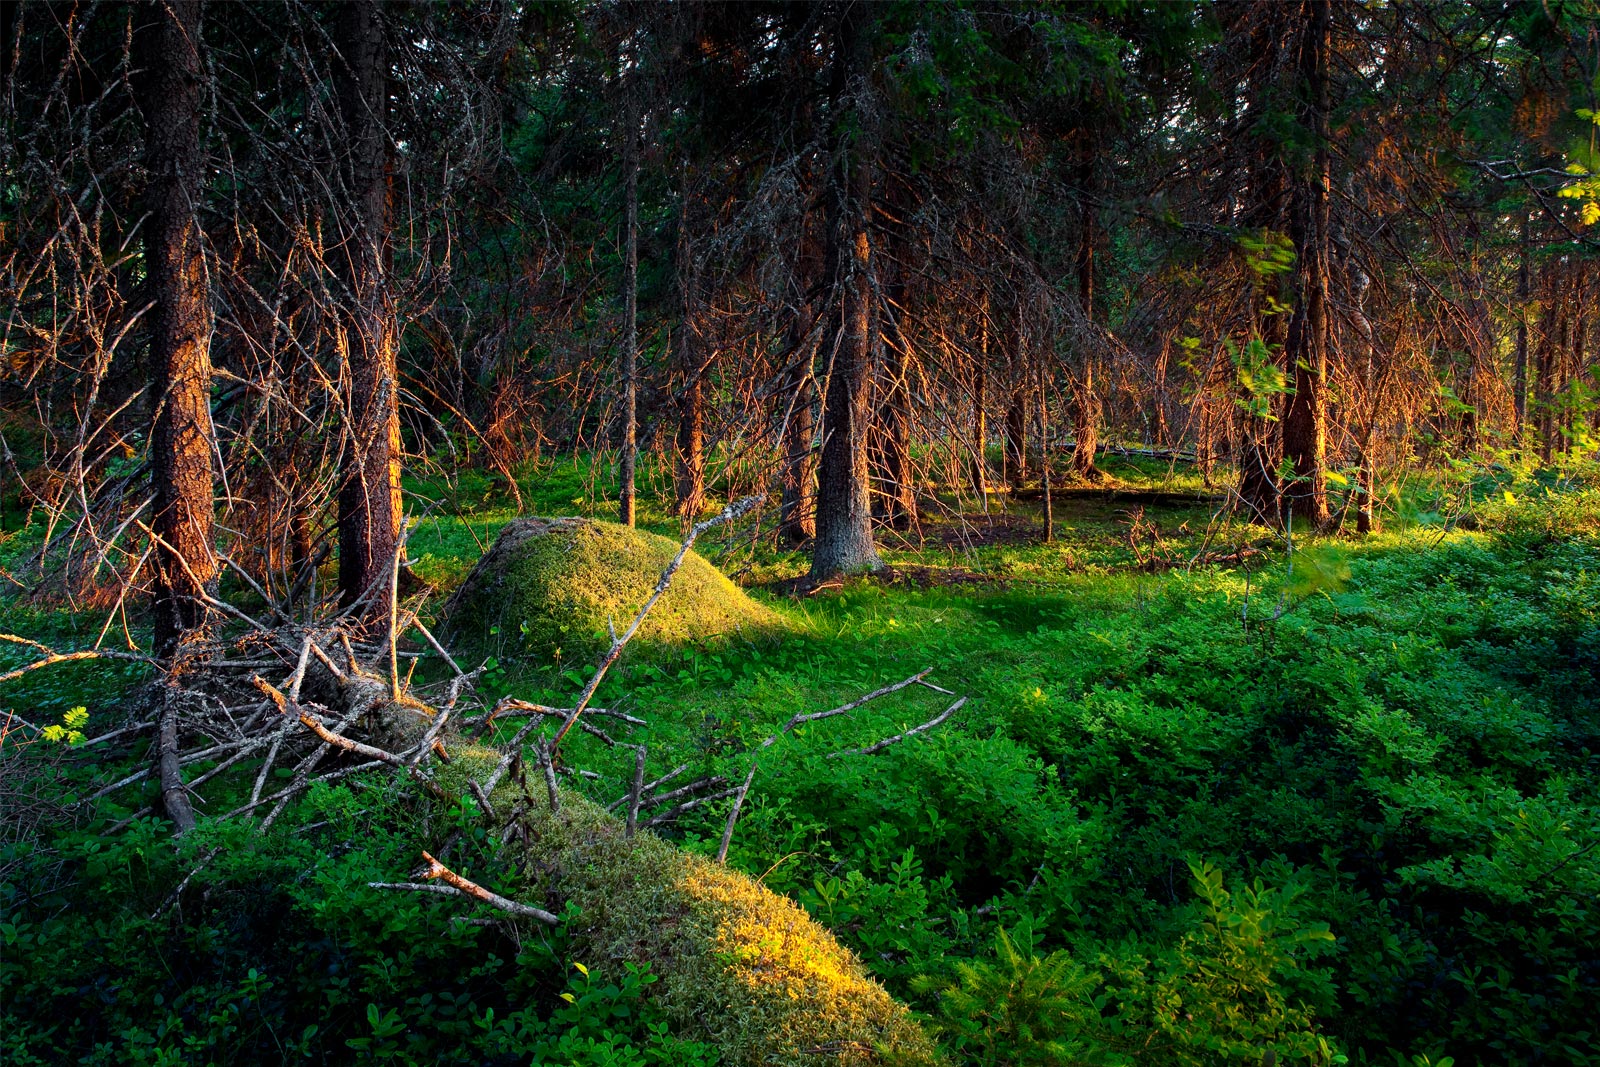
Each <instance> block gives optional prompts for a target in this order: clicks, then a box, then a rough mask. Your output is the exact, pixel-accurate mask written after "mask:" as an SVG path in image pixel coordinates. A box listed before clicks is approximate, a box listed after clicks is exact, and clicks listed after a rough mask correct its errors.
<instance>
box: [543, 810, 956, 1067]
mask: <svg viewBox="0 0 1600 1067" xmlns="http://www.w3.org/2000/svg"><path fill="white" fill-rule="evenodd" d="M539 807H540V809H541V810H540V811H539V812H538V813H537V814H535V815H534V816H533V817H532V818H533V823H532V827H531V829H532V831H533V832H532V834H531V835H530V837H531V840H530V843H529V848H528V856H527V880H528V883H529V884H528V887H527V892H526V894H525V897H524V899H527V900H530V901H533V902H540V901H541V900H542V901H543V902H547V903H553V904H556V905H558V906H559V905H561V904H564V903H565V902H568V901H570V902H572V903H575V904H577V905H578V908H579V912H580V915H581V919H580V920H579V925H580V929H579V930H578V931H577V932H578V934H579V938H580V945H581V946H582V950H583V951H585V952H587V953H588V955H587V956H585V957H583V958H582V959H581V960H580V962H582V963H584V964H586V965H587V966H590V967H594V968H601V969H605V968H608V967H619V966H620V965H621V962H622V961H638V962H648V963H650V965H651V967H652V970H653V971H654V973H656V974H657V975H659V976H660V978H661V982H660V984H659V985H658V986H656V987H655V988H656V990H657V991H658V992H657V995H658V996H660V997H661V1000H662V1004H663V1006H664V1007H665V1009H666V1010H667V1012H668V1014H669V1015H670V1016H671V1017H672V1018H673V1019H675V1020H676V1021H677V1023H678V1024H679V1026H680V1027H681V1028H682V1030H683V1033H684V1034H685V1036H688V1037H692V1038H695V1039H698V1040H706V1041H711V1042H713V1043H714V1044H716V1045H717V1046H718V1048H720V1049H721V1050H722V1055H723V1062H724V1063H725V1064H727V1065H728V1067H756V1065H762V1067H820V1065H822V1064H839V1065H843V1067H853V1065H867V1064H907V1065H910V1064H932V1063H934V1062H935V1056H934V1052H933V1047H932V1045H931V1043H930V1042H929V1041H928V1038H927V1037H926V1035H925V1034H924V1033H923V1031H922V1029H921V1027H920V1026H918V1025H917V1023H916V1021H915V1020H914V1019H912V1017H911V1015H910V1014H909V1012H907V1010H906V1009H905V1007H903V1006H902V1005H900V1004H899V1003H897V1002H896V1001H895V1000H894V999H893V998H892V997H890V996H889V994H888V993H886V992H884V990H883V988H882V987H881V986H879V985H878V984H877V983H876V982H874V981H873V980H872V979H871V978H870V977H868V975H867V974H866V972H865V970H864V969H863V968H862V966H861V964H860V962H859V961H858V960H857V959H856V958H855V957H854V956H853V955H852V954H851V953H850V952H849V950H847V949H845V948H844V947H843V946H841V945H840V944H839V943H838V941H836V940H835V939H834V937H833V935H832V934H830V933H829V932H828V931H827V930H825V929H824V928H823V927H822V926H820V925H818V924H817V923H816V922H814V921H813V920H812V919H811V917H810V916H808V915H807V914H806V913H805V911H804V910H803V909H802V908H800V906H799V905H797V904H795V903H794V902H793V901H791V900H789V899H788V898H786V897H783V896H780V895H778V894H776V893H773V892H771V891H770V890H768V889H766V888H765V887H763V886H762V885H760V884H759V883H758V882H756V880H755V879H753V878H750V877H749V876H747V875H744V874H741V873H739V872H737V871H730V870H728V869H727V868H725V867H721V866H718V865H717V864H714V863H712V862H710V861H709V860H706V859H705V858H703V857H700V856H695V855H690V854H688V853H684V852H680V851H678V850H677V849H674V848H673V847H672V846H671V845H669V844H667V843H666V842H664V841H662V840H660V839H659V838H657V837H655V836H654V835H652V834H649V833H641V834H638V835H637V836H635V837H634V838H632V839H631V840H629V839H627V838H626V837H625V836H624V834H623V832H622V825H621V823H620V822H619V820H617V819H616V818H614V817H612V816H611V815H608V814H607V813H606V812H604V811H603V810H601V809H600V808H599V807H598V806H596V805H594V804H593V803H591V802H589V801H587V800H585V799H583V798H582V797H579V796H577V795H575V794H570V793H569V794H564V795H563V797H562V809H561V811H560V813H559V814H551V813H550V812H549V811H548V810H547V809H544V806H543V805H540V806H539Z"/></svg>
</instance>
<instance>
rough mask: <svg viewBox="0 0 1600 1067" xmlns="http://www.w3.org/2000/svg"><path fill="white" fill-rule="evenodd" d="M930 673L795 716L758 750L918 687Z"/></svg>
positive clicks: (927, 671)
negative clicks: (794, 732) (796, 730)
mask: <svg viewBox="0 0 1600 1067" xmlns="http://www.w3.org/2000/svg"><path fill="white" fill-rule="evenodd" d="M932 673H933V668H932V667H928V668H926V669H924V670H921V671H918V672H917V673H916V674H913V675H912V676H911V677H909V678H907V679H906V680H905V681H903V682H896V683H894V684H893V685H886V686H884V687H883V688H882V689H874V690H873V691H872V692H870V693H868V694H867V695H866V696H864V697H857V698H856V699H855V700H852V701H851V702H850V703H848V704H841V705H840V706H839V707H837V708H829V709H828V710H827V711H812V712H805V713H803V714H798V715H795V716H794V717H792V718H791V719H790V720H789V721H788V722H786V723H784V724H783V726H781V727H780V728H779V729H778V732H777V733H775V734H773V735H772V736H771V737H769V738H767V739H766V740H765V741H763V742H761V746H760V749H767V748H771V747H772V746H773V745H774V744H776V743H777V741H778V738H780V737H782V736H783V735H784V734H786V733H788V732H789V731H790V730H793V729H794V728H795V727H796V726H803V725H804V724H806V723H808V722H816V721H817V720H819V719H831V718H833V717H834V716H835V715H843V714H845V713H847V712H851V711H855V710H856V709H857V708H859V707H861V706H862V705H863V704H866V703H868V702H869V701H873V700H877V699H878V698H879V697H883V696H888V695H889V694H890V693H898V692H899V691H900V690H902V689H905V688H907V687H909V686H913V685H918V684H920V683H921V682H922V680H923V679H924V678H926V677H927V676H928V675H930V674H932ZM760 749H758V751H760Z"/></svg>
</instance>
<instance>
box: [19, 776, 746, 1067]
mask: <svg viewBox="0 0 1600 1067" xmlns="http://www.w3.org/2000/svg"><path fill="white" fill-rule="evenodd" d="M380 781H381V780H380ZM410 807H411V801H409V800H407V799H405V798H404V797H403V796H391V797H388V798H383V797H380V796H377V795H375V793H374V791H372V790H367V791H366V792H365V793H364V795H362V796H360V797H357V796H355V795H354V794H352V793H351V792H349V791H348V790H346V789H344V788H324V789H318V790H316V791H315V792H314V793H313V795H312V796H311V798H310V799H309V800H308V802H307V803H306V804H305V805H304V806H303V807H302V809H301V810H300V811H299V812H297V813H295V814H294V815H292V816H291V817H290V818H289V819H288V820H286V823H285V824H280V825H284V826H285V829H286V831H287V832H283V833H277V834H274V835H271V836H269V837H265V838H263V837H257V836H256V835H255V834H254V832H253V831H252V830H251V829H250V828H249V827H245V826H233V827H213V826H207V825H205V824H204V823H202V826H201V828H200V829H199V830H198V831H196V833H195V834H194V835H192V837H191V838H189V839H185V842H184V844H183V846H182V847H181V848H180V849H178V850H176V851H175V850H174V849H173V847H172V844H171V841H170V839H169V838H168V836H167V828H166V827H165V826H164V825H162V824H161V823H159V822H158V821H157V820H154V819H141V820H138V821H137V822H135V823H134V824H133V826H132V827H131V828H130V829H129V831H128V832H126V833H125V834H123V835H121V836H119V837H117V838H114V839H112V840H110V841H106V840H104V839H102V838H100V837H99V836H98V835H97V834H96V833H95V832H94V830H95V828H94V827H93V826H91V827H88V828H87V830H86V831H73V832H65V833H62V834H60V835H58V836H57V837H56V838H54V839H53V840H52V841H51V842H50V847H48V848H43V847H30V846H23V845H19V844H10V845H7V846H5V847H3V848H0V905H3V918H0V1062H4V1063H6V1064H8V1065H11V1064H15V1065H17V1067H32V1065H38V1067H54V1065H56V1064H63V1063H83V1064H103V1065H106V1067H113V1065H115V1067H123V1065H126V1064H139V1065H144V1064H183V1065H185V1067H187V1065H191V1064H194V1065H201V1064H242V1063H299V1062H312V1063H354V1062H360V1063H374V1062H388V1063H396V1064H415V1063H427V1064H442V1065H449V1064H460V1065H463V1067H465V1065H469V1064H470V1065H482V1064H506V1065H510V1064H522V1063H527V1062H530V1060H529V1057H530V1055H532V1057H533V1062H538V1063H552V1064H554V1063H560V1064H567V1065H572V1067H712V1065H713V1064H715V1063H717V1062H718V1058H717V1054H716V1052H715V1050H714V1049H712V1048H711V1047H710V1046H707V1045H705V1044H702V1043H697V1042H693V1041H688V1040H684V1039H682V1038H680V1037H678V1036H676V1034H675V1033H674V1032H673V1028H672V1027H671V1026H670V1024H669V1022H668V1020H667V1018H666V1017H665V1016H664V1015H663V1014H662V1011H661V1009H660V1007H659V1005H658V1004H657V1002H656V1001H655V1000H653V999H652V998H651V997H650V996H649V992H648V991H649V987H650V986H651V985H652V984H653V983H654V981H655V975H654V974H652V973H651V971H650V970H649V968H648V966H644V965H640V966H632V967H627V968H622V969H620V971H619V973H617V974H615V975H613V976H611V977H609V978H606V979H600V978H599V977H596V976H588V975H584V974H583V973H582V972H581V970H579V969H576V968H575V967H573V966H572V965H571V962H570V961H572V960H573V958H574V957H573V953H574V951H575V949H574V944H573V941H572V939H571V937H570V936H569V934H568V932H567V927H566V926H563V927H562V928H559V929H557V930H555V931H543V930H541V931H537V932H534V933H532V935H531V936H530V935H528V934H522V935H517V936H514V937H513V936H508V931H507V930H506V928H504V927H487V928H486V927H482V926H471V925H465V924H463V923H460V922H456V921H453V918H454V917H456V916H461V915H462V914H463V913H464V912H466V913H470V912H472V911H474V910H486V909H472V908H470V907H462V906H460V905H457V904H453V903H452V904H446V903H442V902H441V901H440V900H439V899H438V898H436V897H431V896H423V895H420V894H415V893H394V892H383V891H380V890H375V889H369V888H367V886H366V883H367V882H368V881H375V880H394V879H395V878H396V876H397V875H401V874H403V872H404V871H406V870H407V869H408V868H409V867H410V866H411V865H413V864H414V863H415V859H416V849H417V843H418V842H417V837H416V833H417V832H418V825H417V823H416V821H415V815H416V814H417V813H415V812H413V811H411V810H410ZM440 816H442V817H443V818H444V820H445V824H446V825H450V824H452V823H453V824H454V825H455V826H456V827H458V828H459V829H460V830H461V831H462V833H463V835H464V836H463V837H462V838H460V842H461V843H460V844H459V845H458V846H457V851H456V853H455V855H453V856H452V857H451V862H452V863H455V864H458V865H462V866H465V867H466V869H468V870H471V871H472V872H473V874H474V876H475V877H478V878H480V879H483V880H484V881H486V882H487V883H489V884H492V885H495V884H498V879H499V877H500V873H501V872H500V871H499V868H501V867H502V866H503V865H502V864H501V863H500V861H499V860H498V859H497V858H496V854H495V849H494V839H493V838H492V837H486V836H485V835H484V833H483V828H482V827H481V826H480V825H478V824H477V823H476V821H475V819H473V818H472V817H471V816H470V814H469V813H464V812H460V811H457V812H454V813H451V812H436V813H435V817H440ZM219 846H220V848H221V851H219V852H218V853H217V854H216V856H215V858H214V859H212V860H211V862H210V863H209V864H207V865H205V866H203V867H201V869H200V870H199V871H198V872H197V873H196V874H195V876H194V880H193V881H192V882H191V891H190V892H189V893H188V894H186V896H185V898H184V900H183V902H182V903H181V904H176V905H175V904H174V902H172V901H171V900H168V899H167V898H168V894H169V893H170V892H171V890H172V888H173V886H174V885H175V884H176V883H177V882H178V881H179V880H180V879H181V878H183V877H184V876H185V875H186V874H187V873H189V871H190V870H192V869H193V868H194V867H195V866H196V864H198V863H200V862H201V861H202V859H203V858H204V857H205V856H206V855H207V854H209V852H210V850H211V849H212V848H213V847H219ZM489 914H495V913H493V912H489ZM563 991H564V996H563V995H562V994H563Z"/></svg>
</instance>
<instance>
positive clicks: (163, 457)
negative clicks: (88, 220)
mask: <svg viewBox="0 0 1600 1067" xmlns="http://www.w3.org/2000/svg"><path fill="white" fill-rule="evenodd" d="M140 14H141V16H142V17H141V20H140V25H139V27H138V30H137V32H136V33H135V36H134V41H135V43H136V47H137V49H138V53H139V58H138V66H139V67H140V68H141V69H142V70H143V71H145V74H144V75H143V76H142V77H141V79H140V84H139V87H138V92H139V97H140V103H141V106H142V108H143V111H144V117H145V149H146V153H147V157H146V158H147V161H148V165H149V168H150V184H149V187H148V189H147V190H146V193H145V201H146V209H147V211H148V212H149V217H148V219H146V221H145V233H144V244H145V268H146V275H147V278H148V282H149V287H150V295H151V297H152V298H153V299H154V300H155V307H154V309H153V310H152V314H151V317H150V369H151V375H152V385H153V387H154V388H153V390H152V391H153V395H154V403H155V412H154V420H153V424H152V426H151V430H150V466H151V479H152V482H153V485H154V489H155V501H154V513H153V518H152V520H151V529H152V530H153V531H154V533H155V535H156V537H157V538H159V540H158V541H157V542H156V544H155V546H154V549H155V551H154V553H153V559H154V561H155V582H154V609H155V649H156V654H157V655H158V656H161V657H162V658H168V657H172V656H174V655H175V654H176V653H177V652H178V650H179V648H180V646H181V645H182V644H183V642H184V639H185V638H187V637H189V636H190V635H192V634H194V633H196V632H197V631H199V630H200V629H201V628H203V627H204V626H205V624H206V622H207V619H208V614H209V613H208V609H207V606H206V602H205V598H206V597H207V595H208V594H209V592H210V591H211V589H212V587H214V586H215V583H216V578H217V557H216V551H215V549H214V548H213V546H212V520H213V515H214V510H215V497H214V493H213V488H212V468H211V457H212V452H213V447H214V431H213V428H212V425H211V407H210V395H211V304H210V293H209V286H208V284H207V279H206V265H205V256H204V252H203V250H202V247H201V234H200V223H199V220H198V218H197V217H196V208H197V206H198V204H199V201H200V198H201V196H202V195H203V190H202V185H201V177H202V173H203V170H202V163H201V155H200V110H201V103H202V101H201V89H202V83H201V76H202V75H201V65H200V4H199V2H198V0H169V2H168V3H165V4H160V5H156V4H152V5H149V6H148V7H145V8H143V9H140ZM174 817H176V815H175V816H174Z"/></svg>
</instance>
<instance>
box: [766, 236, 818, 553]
mask: <svg viewBox="0 0 1600 1067" xmlns="http://www.w3.org/2000/svg"><path fill="white" fill-rule="evenodd" d="M824 258H825V256H823V255H819V254H818V250H817V244H816V242H815V241H812V240H809V239H802V241H801V245H800V255H799V257H798V259H797V261H796V262H795V264H794V277H793V280H792V282H791V288H792V289H793V290H794V291H795V294H796V295H795V298H794V302H793V304H792V305H791V308H790V311H789V322H788V326H787V331H786V332H787V335H788V336H787V338H786V341H785V345H784V350H785V352H786V353H787V357H786V358H787V362H788V364H789V366H788V369H787V370H786V371H785V372H784V380H783V387H782V388H781V389H780V390H779V391H778V397H777V401H776V402H777V405H778V416H779V420H780V423H781V425H782V427H783V429H782V432H781V434H780V440H779V443H778V447H779V449H780V456H781V459H780V462H781V464H782V468H781V473H780V482H781V485H782V494H781V497H780V503H779V510H778V536H779V537H780V538H781V539H782V540H783V541H785V542H787V543H788V544H790V545H800V544H803V543H804V542H806V541H809V540H810V539H811V538H812V537H813V536H815V535H816V532H817V525H816V436H817V422H816V413H815V407H816V401H817V385H816V378H815V377H814V376H813V374H814V368H813V363H814V353H815V349H816V345H815V339H814V338H813V337H812V330H813V328H814V327H815V326H816V317H817V316H816V308H815V305H814V304H813V303H812V300H811V287H812V284H813V282H814V281H815V280H816V277H817V276H818V275H819V274H820V273H821V271H822V270H823V264H822V260H823V259H824Z"/></svg>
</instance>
